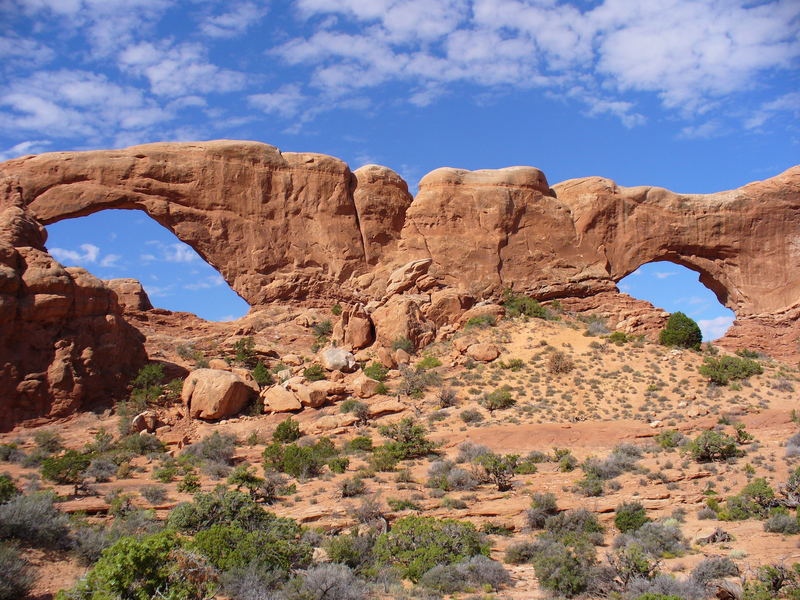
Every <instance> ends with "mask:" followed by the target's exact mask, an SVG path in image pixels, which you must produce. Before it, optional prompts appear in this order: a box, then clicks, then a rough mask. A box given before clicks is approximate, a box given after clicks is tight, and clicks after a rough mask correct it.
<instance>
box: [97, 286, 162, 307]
mask: <svg viewBox="0 0 800 600" xmlns="http://www.w3.org/2000/svg"><path fill="white" fill-rule="evenodd" d="M103 283H105V284H106V286H107V287H108V288H109V289H111V290H112V291H113V292H114V293H115V294H116V295H117V302H119V305H120V306H121V307H122V308H123V309H125V310H152V308H153V305H152V304H151V303H150V298H149V297H148V295H147V292H145V291H144V288H143V287H142V284H141V283H140V282H139V281H137V280H136V279H107V280H105V281H104V282H103Z"/></svg>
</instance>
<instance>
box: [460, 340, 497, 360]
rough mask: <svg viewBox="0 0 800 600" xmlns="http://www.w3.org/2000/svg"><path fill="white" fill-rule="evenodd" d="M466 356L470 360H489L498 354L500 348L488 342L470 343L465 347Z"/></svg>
mask: <svg viewBox="0 0 800 600" xmlns="http://www.w3.org/2000/svg"><path fill="white" fill-rule="evenodd" d="M467 356H469V357H470V358H471V359H472V360H478V361H480V362H491V361H493V360H494V359H496V358H497V357H498V356H500V349H499V348H498V347H497V346H495V345H494V344H489V343H480V344H472V345H471V346H470V347H469V348H467Z"/></svg>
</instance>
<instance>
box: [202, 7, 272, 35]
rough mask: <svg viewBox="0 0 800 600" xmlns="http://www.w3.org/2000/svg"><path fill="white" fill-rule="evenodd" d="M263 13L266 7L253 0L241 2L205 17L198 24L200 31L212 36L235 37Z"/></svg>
mask: <svg viewBox="0 0 800 600" xmlns="http://www.w3.org/2000/svg"><path fill="white" fill-rule="evenodd" d="M265 14H267V9H266V7H264V6H259V5H258V4H256V3H255V2H242V3H241V4H238V5H235V6H234V7H233V9H232V10H230V11H228V12H226V13H222V14H220V15H215V16H210V17H206V18H205V19H204V20H203V22H202V23H201V24H200V31H202V32H203V33H204V34H205V35H207V36H209V37H213V38H228V37H236V36H237V35H240V34H242V33H244V32H245V31H247V29H248V28H249V27H251V26H252V25H254V24H256V23H258V22H259V21H260V20H261V19H262V18H263V17H264V15H265Z"/></svg>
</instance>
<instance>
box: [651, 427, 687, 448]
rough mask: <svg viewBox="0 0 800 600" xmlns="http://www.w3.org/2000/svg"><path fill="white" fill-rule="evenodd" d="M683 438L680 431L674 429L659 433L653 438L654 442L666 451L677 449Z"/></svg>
mask: <svg viewBox="0 0 800 600" xmlns="http://www.w3.org/2000/svg"><path fill="white" fill-rule="evenodd" d="M685 437H686V436H685V435H683V434H682V433H681V432H680V431H676V430H675V429H667V430H664V431H662V432H661V433H659V434H658V435H657V436H656V437H655V440H656V444H658V445H659V447H661V448H664V449H665V450H666V449H668V448H677V447H678V445H679V444H680V443H681V441H683V439H684V438H685Z"/></svg>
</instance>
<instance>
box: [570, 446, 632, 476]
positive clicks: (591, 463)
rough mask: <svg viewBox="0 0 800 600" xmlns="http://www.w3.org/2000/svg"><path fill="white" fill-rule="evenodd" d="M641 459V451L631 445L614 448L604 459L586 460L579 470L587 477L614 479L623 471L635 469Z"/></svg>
mask: <svg viewBox="0 0 800 600" xmlns="http://www.w3.org/2000/svg"><path fill="white" fill-rule="evenodd" d="M640 457H641V450H640V449H639V448H637V447H636V446H634V445H632V444H621V445H619V446H616V447H615V448H614V449H613V450H612V451H611V454H609V455H608V456H607V457H606V458H605V459H602V460H600V459H597V458H588V459H587V460H586V461H585V462H584V463H583V464H582V465H581V468H582V469H583V471H584V472H585V473H586V475H587V477H589V476H593V477H596V478H597V479H600V480H608V479H614V478H615V477H618V476H619V475H621V474H622V473H624V472H625V471H631V470H633V469H634V468H635V467H636V461H637V460H638V459H639V458H640Z"/></svg>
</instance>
